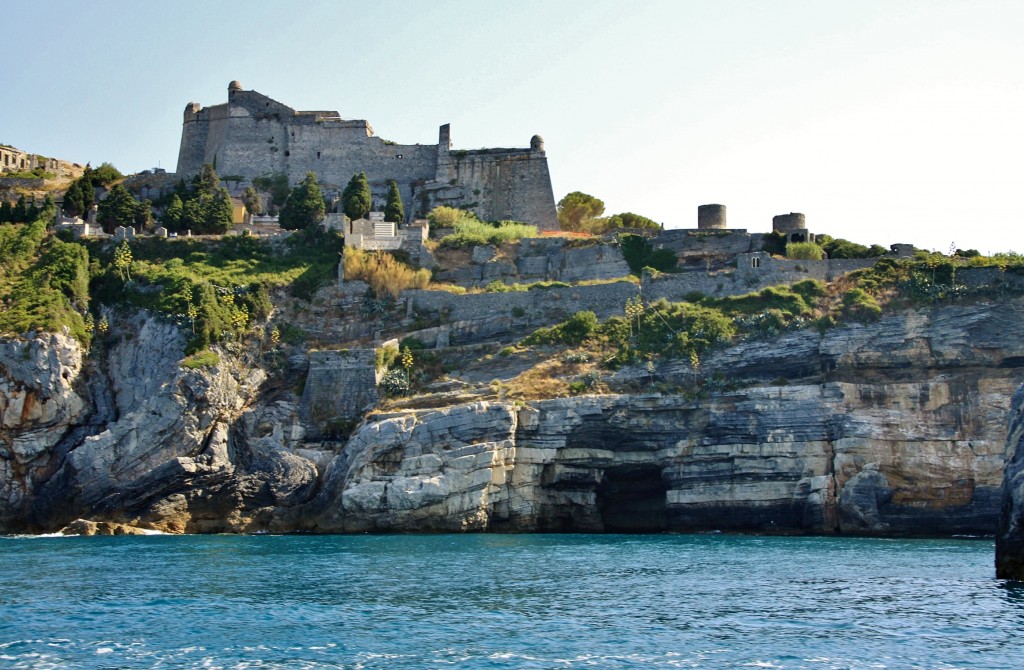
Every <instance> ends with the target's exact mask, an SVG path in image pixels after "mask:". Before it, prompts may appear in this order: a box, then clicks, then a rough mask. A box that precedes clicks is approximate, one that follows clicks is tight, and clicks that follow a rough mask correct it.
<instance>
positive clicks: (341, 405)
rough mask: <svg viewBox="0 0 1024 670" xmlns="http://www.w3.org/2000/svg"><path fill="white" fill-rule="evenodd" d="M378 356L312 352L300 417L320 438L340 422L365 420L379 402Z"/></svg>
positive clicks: (354, 351)
mask: <svg viewBox="0 0 1024 670" xmlns="http://www.w3.org/2000/svg"><path fill="white" fill-rule="evenodd" d="M379 381H380V379H379V377H378V374H377V369H376V352H375V350H373V349H341V350H338V351H312V352H310V354H309V372H308V374H307V376H306V385H305V388H303V391H302V401H301V404H300V405H299V416H300V417H301V418H302V419H303V421H305V422H306V423H307V424H309V428H308V431H309V432H308V433H307V434H312V435H317V434H318V431H322V430H323V429H324V427H325V426H326V425H327V424H329V423H331V422H332V421H336V420H339V419H353V418H356V417H359V416H362V414H363V413H364V412H366V411H367V410H369V409H370V408H372V407H373V406H374V405H375V404H376V403H377V400H378V399H379V396H378V394H377V383H378V382H379Z"/></svg>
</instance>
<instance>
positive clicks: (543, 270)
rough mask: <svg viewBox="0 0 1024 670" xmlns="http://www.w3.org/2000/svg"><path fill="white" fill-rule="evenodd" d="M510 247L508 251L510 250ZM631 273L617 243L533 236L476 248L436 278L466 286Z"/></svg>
mask: <svg viewBox="0 0 1024 670" xmlns="http://www.w3.org/2000/svg"><path fill="white" fill-rule="evenodd" d="M506 251H507V252H508V253H506ZM628 274H629V265H627V264H626V260H625V259H624V258H623V256H622V251H621V250H620V249H619V248H618V247H617V246H615V245H613V244H608V243H597V244H593V245H590V246H584V247H577V246H572V245H571V244H569V243H568V242H567V241H566V240H565V239H564V238H560V237H552V238H530V239H524V240H521V241H520V242H519V243H518V244H517V245H515V246H514V247H513V248H511V249H501V250H499V249H498V248H496V247H494V246H490V245H486V246H477V247H474V248H473V251H472V255H471V258H470V262H469V263H468V264H464V265H459V266H458V267H453V268H445V269H441V270H438V271H437V272H436V279H437V280H438V281H441V282H452V283H456V284H460V285H465V286H486V285H487V284H489V283H491V282H493V281H499V280H500V281H505V282H506V283H513V282H535V281H563V282H580V281H586V280H606V279H618V278H619V277H624V276H626V275H628Z"/></svg>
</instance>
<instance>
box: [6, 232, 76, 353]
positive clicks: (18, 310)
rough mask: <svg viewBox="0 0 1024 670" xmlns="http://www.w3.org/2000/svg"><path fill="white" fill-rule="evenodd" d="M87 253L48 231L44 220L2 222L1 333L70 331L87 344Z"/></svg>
mask: <svg viewBox="0 0 1024 670" xmlns="http://www.w3.org/2000/svg"><path fill="white" fill-rule="evenodd" d="M88 268H89V254H88V252H87V251H86V250H85V248H83V247H82V246H80V245H78V244H73V243H69V242H64V241H62V240H59V239H57V238H55V237H47V235H46V221H45V220H43V219H38V220H36V221H35V222H33V223H29V224H16V225H9V226H2V227H0V306H2V308H0V333H7V334H11V335H20V334H23V333H26V332H29V331H32V330H41V331H46V332H59V331H60V330H61V329H62V328H63V327H67V328H68V330H69V332H70V334H71V335H72V336H74V337H75V338H76V339H78V340H79V341H80V342H83V343H85V344H88V342H89V341H90V339H91V336H92V333H91V332H90V329H89V327H88V326H87V319H86V316H85V315H87V314H88V312H87V308H88V304H89V293H88V276H89V270H88Z"/></svg>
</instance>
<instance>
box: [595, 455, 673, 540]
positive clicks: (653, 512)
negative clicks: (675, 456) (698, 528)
mask: <svg viewBox="0 0 1024 670" xmlns="http://www.w3.org/2000/svg"><path fill="white" fill-rule="evenodd" d="M667 494H668V487H667V486H666V485H665V480H664V479H662V476H661V468H660V467H658V466H657V465H653V464H650V465H622V466H615V467H611V468H608V469H606V470H605V471H604V477H603V478H602V480H601V483H600V484H599V485H598V487H597V508H598V511H599V512H600V513H601V521H602V522H603V524H604V530H605V532H606V533H660V532H662V531H665V530H668V512H667V501H666V498H667Z"/></svg>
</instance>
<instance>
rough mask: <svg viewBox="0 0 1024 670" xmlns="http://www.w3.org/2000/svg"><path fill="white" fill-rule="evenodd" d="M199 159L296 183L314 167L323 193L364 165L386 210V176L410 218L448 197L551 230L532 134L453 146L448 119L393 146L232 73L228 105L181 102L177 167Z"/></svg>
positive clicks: (540, 158)
mask: <svg viewBox="0 0 1024 670" xmlns="http://www.w3.org/2000/svg"><path fill="white" fill-rule="evenodd" d="M204 163H210V164H212V165H214V166H215V167H216V169H217V172H218V173H219V174H221V175H231V176H240V177H242V178H244V179H250V180H251V179H252V178H255V177H271V176H273V175H278V174H284V175H287V177H288V181H289V183H291V184H293V185H294V184H296V183H298V182H299V181H300V180H301V179H302V178H303V177H305V176H306V173H307V172H314V173H316V175H317V178H318V179H319V181H320V184H321V188H322V189H323V190H324V194H325V195H326V196H328V197H331V196H338V195H340V194H341V191H342V190H343V189H344V188H345V185H346V184H347V183H348V181H349V180H350V179H351V178H352V175H354V174H356V173H359V172H366V176H367V178H368V180H369V182H370V188H371V190H372V192H373V197H374V207H375V208H381V209H382V208H383V203H384V201H385V198H386V192H387V182H388V181H389V180H391V179H394V180H395V181H396V182H397V183H398V185H399V188H400V190H401V194H402V200H403V201H404V202H405V203H406V207H405V209H406V215H407V216H408V217H409V218H410V219H412V218H416V217H420V216H424V215H425V214H426V213H427V212H428V211H430V210H431V209H432V208H434V207H435V206H437V205H447V206H451V207H459V208H461V209H469V210H473V211H475V212H476V214H477V215H478V216H479V217H480V218H481V219H484V220H491V221H495V220H506V219H507V220H515V221H523V222H526V223H531V224H534V225H536V226H537V227H538V228H540V229H541V230H557V229H558V221H557V217H556V214H555V199H554V193H553V191H552V189H551V175H550V173H549V172H548V162H547V157H546V155H545V153H544V140H543V139H541V138H540V136H538V135H535V136H534V137H533V138H532V139H531V140H530V146H529V148H524V149H475V150H455V151H453V150H452V143H451V129H450V127H449V125H448V124H445V125H443V126H441V128H440V132H439V137H438V143H437V144H429V145H424V144H397V143H395V142H391V141H389V140H384V139H382V138H380V137H377V136H376V135H374V133H373V128H372V127H371V126H370V124H369V123H367V122H366V121H363V120H345V119H342V118H341V116H340V115H339V114H338V112H333V111H296V110H294V109H292V108H291V107H288V106H286V105H283V104H281V103H280V102H277V101H276V100H273V99H271V98H269V97H267V96H265V95H263V94H262V93H258V92H257V91H246V90H244V89H243V88H242V85H241V84H240V83H239V82H237V81H233V82H231V84H230V85H229V86H228V101H227V102H226V103H223V104H219V105H214V106H212V107H202V106H201V105H199V104H198V103H194V102H190V103H189V104H188V105H187V106H186V107H185V116H184V122H183V124H182V131H181V147H180V149H179V152H178V166H177V175H178V176H180V177H186V178H187V177H189V176H191V175H194V174H196V173H198V172H199V170H200V168H201V167H202V166H203V164H204Z"/></svg>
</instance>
